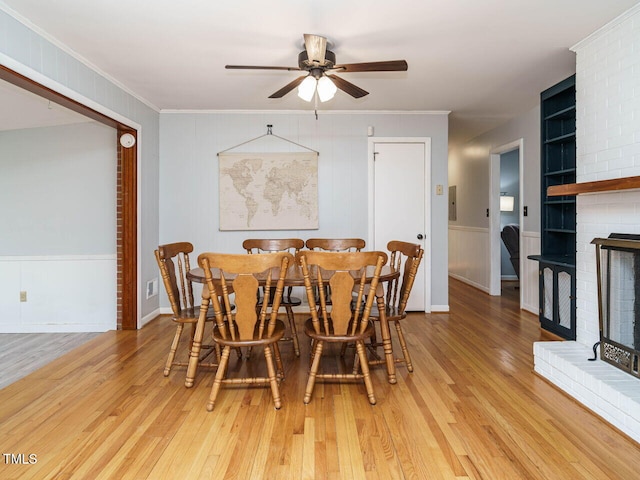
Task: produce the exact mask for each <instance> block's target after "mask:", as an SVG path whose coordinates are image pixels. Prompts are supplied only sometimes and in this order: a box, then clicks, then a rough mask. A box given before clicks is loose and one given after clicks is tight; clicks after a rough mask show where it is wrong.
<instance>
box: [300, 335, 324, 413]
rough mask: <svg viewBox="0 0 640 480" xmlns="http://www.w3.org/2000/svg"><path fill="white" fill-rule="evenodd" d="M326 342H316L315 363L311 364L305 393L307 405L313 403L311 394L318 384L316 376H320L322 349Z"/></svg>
mask: <svg viewBox="0 0 640 480" xmlns="http://www.w3.org/2000/svg"><path fill="white" fill-rule="evenodd" d="M323 346H324V342H322V341H321V340H318V341H316V346H315V349H314V352H313V362H312V363H311V369H310V370H309V379H308V380H307V389H306V390H305V391H304V403H305V404H307V403H309V402H310V401H311V394H312V393H313V387H314V386H315V384H316V376H317V375H318V369H319V368H320V358H321V357H322V347H323Z"/></svg>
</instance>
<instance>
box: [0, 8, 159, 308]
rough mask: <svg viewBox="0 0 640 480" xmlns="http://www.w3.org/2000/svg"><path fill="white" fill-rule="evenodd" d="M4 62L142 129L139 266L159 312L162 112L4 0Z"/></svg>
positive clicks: (144, 304)
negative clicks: (153, 282) (155, 292)
mask: <svg viewBox="0 0 640 480" xmlns="http://www.w3.org/2000/svg"><path fill="white" fill-rule="evenodd" d="M0 65H4V66H6V67H8V68H10V69H12V70H16V71H18V72H19V73H21V74H23V75H25V76H27V77H28V78H32V79H35V80H36V81H38V82H39V83H43V84H45V85H46V86H48V87H49V88H52V89H53V90H55V91H58V92H61V93H63V94H65V95H67V96H71V97H72V98H74V99H76V100H79V101H81V102H82V103H85V104H90V105H89V106H91V107H93V108H94V109H96V110H98V111H101V112H103V113H105V112H107V113H110V112H115V114H117V115H118V116H120V117H121V118H123V119H127V120H130V121H132V122H134V123H136V124H137V125H139V126H140V127H141V128H140V135H139V137H138V139H139V145H140V150H139V152H140V158H139V167H140V168H139V171H138V176H139V187H140V190H139V204H140V207H139V208H140V212H141V216H140V221H139V222H140V223H139V225H140V238H139V244H140V246H139V249H140V255H139V259H138V262H139V269H140V293H139V295H140V297H141V305H140V308H141V315H142V316H145V315H149V314H152V313H153V312H154V311H156V310H157V308H158V305H159V300H158V297H157V296H156V297H152V298H151V299H149V300H147V299H146V296H145V294H144V288H145V284H146V281H147V280H150V279H152V278H154V277H157V276H158V267H157V265H156V262H155V258H154V256H153V250H154V249H155V248H157V245H158V221H159V220H158V218H159V217H158V215H159V213H158V193H159V187H158V179H159V166H158V156H159V152H158V149H159V113H158V111H157V109H155V108H154V107H152V106H150V105H149V104H148V103H146V102H144V101H143V100H141V99H140V98H138V97H136V96H135V95H134V94H133V93H132V92H129V91H126V90H125V89H124V87H122V86H121V85H118V84H117V83H116V82H114V81H112V80H110V79H108V78H106V77H105V76H104V75H103V74H101V73H99V72H96V71H95V70H93V69H92V68H91V67H89V66H88V64H87V63H86V62H84V61H83V60H82V59H81V58H79V57H78V56H77V55H76V54H75V53H74V52H73V51H71V50H70V49H68V48H67V47H65V46H64V45H63V44H62V43H61V42H59V41H57V40H55V39H53V38H51V37H49V36H47V34H46V33H44V32H42V31H38V30H37V29H36V28H35V27H33V26H32V25H31V24H29V22H28V21H24V20H22V19H17V18H14V17H13V16H12V15H11V14H10V13H8V12H7V11H6V10H5V9H4V7H3V5H2V3H0Z"/></svg>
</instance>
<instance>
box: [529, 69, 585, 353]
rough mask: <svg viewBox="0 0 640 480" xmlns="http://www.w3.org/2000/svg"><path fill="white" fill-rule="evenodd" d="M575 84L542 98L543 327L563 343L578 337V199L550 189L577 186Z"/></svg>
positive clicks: (563, 85) (566, 84)
mask: <svg viewBox="0 0 640 480" xmlns="http://www.w3.org/2000/svg"><path fill="white" fill-rule="evenodd" d="M575 85H576V79H575V75H573V76H571V77H569V78H567V79H566V80H563V81H562V82H560V83H558V84H556V85H554V86H553V87H551V88H549V89H547V90H545V91H544V92H542V93H541V94H540V120H541V124H540V135H541V145H540V165H541V175H540V187H541V195H540V198H541V200H542V205H541V209H540V217H541V250H542V251H541V254H540V255H534V256H531V257H529V258H532V259H534V260H537V261H538V262H540V267H539V272H540V324H541V325H542V327H543V328H545V329H547V330H550V331H552V332H554V333H556V334H558V335H560V336H562V337H564V338H567V339H572V340H573V339H575V337H576V314H575V312H576V299H575V297H576V281H575V278H576V276H575V264H576V197H575V195H565V196H560V197H558V196H555V197H549V196H548V195H547V188H548V187H550V186H555V185H564V184H568V183H575V181H576V88H575Z"/></svg>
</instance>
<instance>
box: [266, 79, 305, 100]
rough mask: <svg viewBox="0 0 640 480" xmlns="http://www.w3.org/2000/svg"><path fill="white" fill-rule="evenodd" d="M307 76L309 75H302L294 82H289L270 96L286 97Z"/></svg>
mask: <svg viewBox="0 0 640 480" xmlns="http://www.w3.org/2000/svg"><path fill="white" fill-rule="evenodd" d="M307 77H308V75H302V76H301V77H298V78H296V79H295V80H294V81H293V82H289V83H287V84H286V85H285V86H284V87H282V88H281V89H280V90H278V91H277V92H275V93H273V94H271V95H269V98H282V97H284V96H285V95H286V94H287V93H289V92H290V91H291V90H293V89H294V88H296V87H297V86H298V85H300V84H301V83H302V81H303V80H304V79H305V78H307Z"/></svg>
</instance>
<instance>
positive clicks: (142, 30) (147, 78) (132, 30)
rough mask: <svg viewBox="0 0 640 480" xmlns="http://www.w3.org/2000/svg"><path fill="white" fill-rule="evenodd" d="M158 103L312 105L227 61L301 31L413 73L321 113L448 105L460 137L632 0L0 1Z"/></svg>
mask: <svg viewBox="0 0 640 480" xmlns="http://www.w3.org/2000/svg"><path fill="white" fill-rule="evenodd" d="M2 3H4V8H5V9H6V8H7V7H8V8H9V9H11V10H13V12H15V13H17V14H18V16H19V17H22V18H23V19H28V21H29V22H31V23H32V24H33V25H35V26H36V27H38V28H39V29H40V30H41V31H42V32H45V33H46V34H48V35H50V36H51V37H53V38H55V39H57V40H58V41H59V42H62V43H63V44H65V45H67V46H68V47H69V48H70V49H72V50H73V51H75V53H76V54H77V55H79V56H81V57H83V58H84V59H85V60H86V61H87V62H88V63H90V64H91V65H93V66H94V67H96V68H97V69H99V70H100V71H102V72H103V73H104V74H106V75H107V76H109V77H110V78H112V79H114V80H115V81H117V82H118V83H119V84H120V85H122V86H124V87H125V88H126V89H128V90H129V91H130V92H133V93H134V94H136V95H137V96H138V97H140V98H142V99H144V100H145V101H146V102H147V103H149V104H151V105H153V106H155V107H157V108H158V109H161V110H165V109H198V110H202V109H205V110H227V109H232V110H239V109H241V110H300V109H304V110H309V111H311V110H312V109H313V105H310V104H308V103H306V102H303V101H302V100H300V99H298V97H297V96H296V94H295V92H291V93H289V94H288V95H286V96H285V97H284V98H281V99H269V98H267V97H268V96H269V95H270V94H272V93H273V92H275V91H276V90H278V89H280V88H281V87H282V86H284V85H285V84H286V83H288V82H290V81H291V80H293V79H294V78H296V77H297V76H299V75H300V72H286V71H258V70H250V71H246V70H244V71H237V70H235V71H232V70H226V69H225V68H224V66H225V65H226V64H244V65H277V66H292V67H295V66H297V55H298V53H299V51H301V50H302V48H303V42H302V34H303V33H314V34H319V35H323V36H326V37H327V38H328V39H329V41H330V42H331V43H332V50H333V51H334V52H335V54H336V57H337V62H338V63H354V62H369V61H381V60H396V59H406V60H407V62H408V64H409V69H408V71H407V72H381V73H352V74H343V77H344V78H345V79H347V80H349V81H351V82H353V83H355V84H356V85H358V86H360V87H362V88H364V89H365V90H367V91H369V92H370V94H369V95H368V96H365V97H363V98H361V99H357V100H356V99H353V98H351V97H350V96H348V95H347V94H345V93H343V92H339V93H338V94H337V95H336V97H335V98H334V99H333V100H331V101H329V102H327V103H326V104H321V105H320V106H319V112H320V114H321V112H322V110H367V111H371V110H393V111H398V110H408V111H431V110H447V111H451V112H452V113H451V116H450V137H451V141H452V142H454V143H455V142H460V141H464V140H468V139H470V138H472V137H474V136H476V135H478V134H480V133H482V132H484V131H487V130H489V129H491V128H494V127H495V126H497V125H500V124H501V123H504V122H505V121H507V120H508V119H510V118H512V117H514V116H516V115H518V114H520V113H522V112H524V111H527V110H529V109H530V108H533V107H534V106H535V105H536V104H537V103H538V102H539V93H540V91H542V90H544V89H545V88H547V87H549V86H551V85H553V84H554V83H556V82H558V81H560V80H562V79H563V78H565V77H567V76H569V75H571V74H572V73H573V72H574V71H575V55H574V54H573V53H572V52H571V51H570V50H569V48H570V47H571V46H572V45H574V44H575V43H577V42H578V41H580V40H582V39H583V38H585V37H586V36H588V35H589V34H590V33H592V32H594V31H595V30H597V29H598V28H600V27H601V26H603V25H605V24H606V23H608V22H609V21H610V20H612V19H614V18H615V17H617V16H618V15H620V14H621V13H623V12H624V11H626V10H627V9H629V8H630V7H631V6H633V5H635V4H636V3H637V2H636V1H634V0H482V1H479V0H396V1H389V0H368V1H363V0H360V1H358V0H271V1H265V0H180V1H176V0H136V1H131V0H91V1H87V0H56V1H46V2H45V1H42V0H0V7H2Z"/></svg>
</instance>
